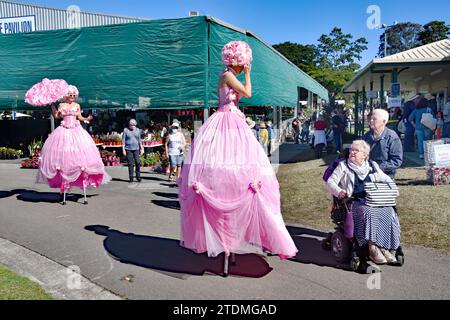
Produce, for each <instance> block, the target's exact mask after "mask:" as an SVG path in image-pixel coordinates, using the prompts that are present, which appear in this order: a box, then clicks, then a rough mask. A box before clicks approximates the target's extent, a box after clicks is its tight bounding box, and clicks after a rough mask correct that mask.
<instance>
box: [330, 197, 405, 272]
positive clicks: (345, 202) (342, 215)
mask: <svg viewBox="0 0 450 320" xmlns="http://www.w3.org/2000/svg"><path fill="white" fill-rule="evenodd" d="M353 201H354V199H353V198H345V199H339V198H337V197H334V196H333V204H332V208H331V220H332V221H333V223H334V224H335V225H336V227H335V230H334V232H329V233H328V235H327V237H326V238H325V239H323V240H322V248H323V249H325V250H329V251H331V253H332V255H333V257H334V258H335V260H336V262H338V263H343V264H349V266H350V269H351V270H352V271H355V272H358V273H363V274H368V273H376V272H381V270H380V269H379V267H378V266H376V265H375V264H373V263H372V262H371V261H370V262H369V260H370V259H369V258H368V257H369V249H368V246H367V245H365V246H363V247H360V246H359V245H358V242H357V241H356V239H355V238H354V237H353V238H348V237H346V235H345V234H346V232H345V231H346V227H347V228H348V227H350V228H351V227H353V223H352V225H351V226H346V217H347V214H348V213H349V212H350V209H351V204H352V202H353ZM394 210H395V211H396V208H395V207H394ZM351 233H352V234H353V230H352V232H351ZM391 252H392V253H393V254H394V255H395V258H396V259H397V263H396V264H394V265H396V266H402V265H403V264H404V262H405V256H404V253H403V250H402V247H401V246H399V247H398V248H397V250H395V253H394V252H393V251H391Z"/></svg>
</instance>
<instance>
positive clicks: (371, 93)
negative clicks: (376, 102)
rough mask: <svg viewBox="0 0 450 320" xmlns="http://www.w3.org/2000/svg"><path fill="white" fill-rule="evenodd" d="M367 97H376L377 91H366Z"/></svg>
mask: <svg viewBox="0 0 450 320" xmlns="http://www.w3.org/2000/svg"><path fill="white" fill-rule="evenodd" d="M367 98H369V99H376V98H378V91H367Z"/></svg>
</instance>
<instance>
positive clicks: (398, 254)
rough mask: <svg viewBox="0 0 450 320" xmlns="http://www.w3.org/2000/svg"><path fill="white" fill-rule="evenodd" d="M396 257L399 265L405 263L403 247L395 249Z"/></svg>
mask: <svg viewBox="0 0 450 320" xmlns="http://www.w3.org/2000/svg"><path fill="white" fill-rule="evenodd" d="M395 258H396V259H397V264H396V265H398V266H400V267H401V266H403V264H404V263H405V255H404V253H403V250H402V247H398V249H397V250H396V251H395Z"/></svg>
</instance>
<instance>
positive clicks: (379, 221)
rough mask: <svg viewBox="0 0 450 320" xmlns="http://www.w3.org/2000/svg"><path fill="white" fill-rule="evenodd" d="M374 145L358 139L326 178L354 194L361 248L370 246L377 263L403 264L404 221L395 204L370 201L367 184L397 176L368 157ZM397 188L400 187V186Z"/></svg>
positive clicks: (332, 187)
mask: <svg viewBox="0 0 450 320" xmlns="http://www.w3.org/2000/svg"><path fill="white" fill-rule="evenodd" d="M369 152H370V146H369V145H368V144H367V143H366V142H365V141H363V140H355V141H353V143H352V146H351V148H350V154H349V157H348V159H347V160H342V161H341V162H340V163H339V164H338V166H337V167H336V168H335V169H334V171H333V173H332V174H331V176H330V177H329V178H328V180H327V182H326V186H327V189H328V191H329V192H330V193H331V194H332V195H333V196H335V197H337V198H339V199H341V200H344V199H347V198H352V199H353V202H352V203H351V212H352V214H353V223H354V238H355V240H356V242H357V244H358V246H359V247H360V248H363V247H365V246H368V249H369V258H370V259H371V260H372V261H373V262H375V263H376V264H386V263H389V264H394V265H396V264H399V261H397V257H396V250H397V249H399V250H400V251H401V248H400V223H399V220H398V216H397V213H396V210H395V208H394V207H393V206H392V205H390V206H373V205H368V203H369V202H368V198H367V192H366V191H365V184H366V183H368V182H369V183H370V182H388V183H389V184H392V185H394V186H395V184H394V182H393V180H392V179H391V178H390V177H389V176H387V175H386V174H385V173H383V172H382V171H381V170H380V168H379V166H378V165H377V164H376V163H375V162H372V161H369V160H368V157H369ZM396 190H397V189H396Z"/></svg>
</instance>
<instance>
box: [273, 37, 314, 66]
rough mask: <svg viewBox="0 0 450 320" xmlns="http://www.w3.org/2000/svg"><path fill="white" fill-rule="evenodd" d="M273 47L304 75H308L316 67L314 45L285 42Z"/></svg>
mask: <svg viewBox="0 0 450 320" xmlns="http://www.w3.org/2000/svg"><path fill="white" fill-rule="evenodd" d="M273 47H274V48H275V49H276V50H277V51H278V52H280V53H281V54H282V55H283V56H285V57H286V58H287V59H288V60H289V61H291V62H292V63H293V64H295V65H296V66H297V67H299V68H300V69H301V70H303V71H305V72H306V73H310V72H311V71H312V70H314V69H315V68H316V66H317V56H318V50H317V47H316V46H315V45H311V44H308V45H302V44H298V43H292V42H289V41H287V42H283V43H280V44H276V45H274V46H273Z"/></svg>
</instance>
